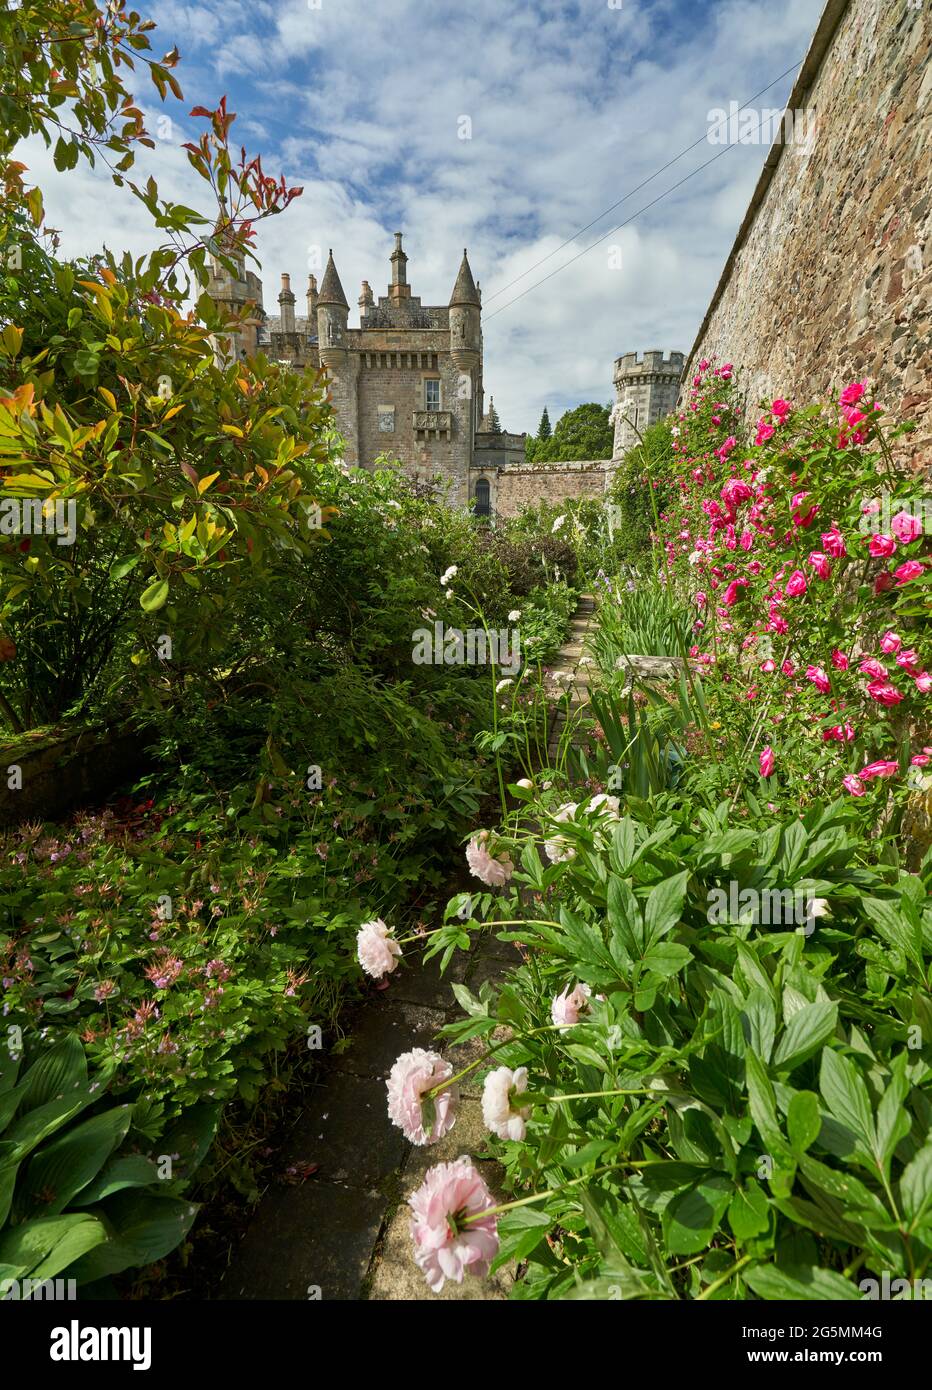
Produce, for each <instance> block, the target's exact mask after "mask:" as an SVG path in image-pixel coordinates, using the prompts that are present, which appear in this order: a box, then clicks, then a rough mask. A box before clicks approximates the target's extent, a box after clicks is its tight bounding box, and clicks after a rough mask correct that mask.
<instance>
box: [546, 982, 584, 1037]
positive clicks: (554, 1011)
mask: <svg viewBox="0 0 932 1390" xmlns="http://www.w3.org/2000/svg"><path fill="white" fill-rule="evenodd" d="M591 993H592V990H591V989H590V988H589V986H588V985H582V984H580V985H577V986H576V988H575V989H574V990H573V992H572V993H570V987H569V985H567V987H566V989H565V990H564V991H563V993H562V994H558V995H557V996H556V998H555V999H554V1001H553V1003H552V1004H551V1006H550V1017H551V1018H552V1019H553V1021H554V1023H555V1024H556V1025H557V1027H558V1028H571V1027H572V1026H573V1024H574V1023H578V1022H579V1015H580V1014H581V1013H585V1012H586V1011H587V1010H588V1008H589V996H590V995H591Z"/></svg>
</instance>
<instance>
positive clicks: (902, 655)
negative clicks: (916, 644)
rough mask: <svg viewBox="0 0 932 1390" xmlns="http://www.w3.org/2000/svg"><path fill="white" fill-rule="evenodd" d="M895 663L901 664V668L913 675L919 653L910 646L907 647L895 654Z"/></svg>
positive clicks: (917, 663)
mask: <svg viewBox="0 0 932 1390" xmlns="http://www.w3.org/2000/svg"><path fill="white" fill-rule="evenodd" d="M896 664H897V666H902V668H903V670H904V671H907V672H908V673H909V675H911V676H914V675H915V674H916V667H917V666H918V665H919V653H918V652H917V651H915V650H914V649H913V648H912V647H908V648H907V649H906V651H902V652H899V653H898V654H897V658H896Z"/></svg>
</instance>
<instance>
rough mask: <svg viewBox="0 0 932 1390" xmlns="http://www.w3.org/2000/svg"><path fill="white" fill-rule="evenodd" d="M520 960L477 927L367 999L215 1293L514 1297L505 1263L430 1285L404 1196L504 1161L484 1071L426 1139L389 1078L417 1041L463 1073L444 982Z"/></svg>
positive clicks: (578, 651)
mask: <svg viewBox="0 0 932 1390" xmlns="http://www.w3.org/2000/svg"><path fill="white" fill-rule="evenodd" d="M594 607H595V605H594V602H593V600H592V599H591V598H589V597H588V596H583V597H582V598H581V599H580V602H579V606H578V608H577V611H576V614H575V615H574V617H573V619H572V622H571V629H570V635H569V638H568V640H567V642H566V644H565V645H564V646H563V648H562V649H561V651H560V653H559V655H558V657H557V658H556V660H555V661H554V663H553V665H552V670H553V672H554V675H556V674H557V673H558V672H559V673H561V674H563V673H565V675H564V682H563V684H564V686H565V685H566V684H567V681H566V679H565V676H566V675H569V676H571V677H574V678H575V683H574V687H573V689H574V693H573V697H572V700H571V702H570V710H571V711H573V710H574V709H576V710H578V709H579V708H580V706H581V705H582V704H584V703H585V701H586V699H587V698H588V694H587V692H588V681H587V671H588V670H589V669H591V668H588V667H587V666H585V665H584V666H582V667H580V659H581V657H582V656H583V649H584V644H585V642H586V639H587V636H588V633H589V629H590V626H591V625H592V623H593V621H594ZM566 717H567V716H566V715H565V714H564V713H563V712H562V711H561V712H559V713H558V714H557V716H556V717H555V719H554V721H553V727H552V730H551V738H550V742H549V749H550V751H551V752H552V751H553V750H554V749H555V747H556V740H557V739H558V738H559V735H560V731H561V728H562V725H563V722H564V721H565V718H566ZM409 961H410V956H409ZM518 963H519V957H518V955H517V952H516V951H514V949H513V948H511V947H509V946H508V945H507V944H503V943H501V942H498V941H496V940H495V939H494V938H492V937H490V936H488V935H483V936H480V937H479V938H478V939H477V940H476V941H475V942H474V943H473V947H472V950H471V951H470V952H469V953H468V954H463V953H458V954H457V955H456V956H454V958H453V960H452V962H451V964H450V968H449V970H448V971H447V974H446V976H445V977H444V978H442V979H441V977H440V974H439V970H438V964H437V960H436V959H435V960H433V961H430V962H429V963H428V964H427V965H426V966H424V967H423V968H420V969H418V968H410V965H409V968H408V969H403V970H402V971H400V972H399V973H398V975H397V976H392V977H390V983H389V987H388V988H387V989H385V990H383V991H381V992H380V993H379V994H378V995H376V996H375V997H374V998H372V999H371V1001H367V1003H366V1004H365V1005H364V1006H363V1007H362V1009H361V1010H360V1012H359V1015H358V1024H357V1026H355V1027H354V1029H353V1031H352V1033H351V1034H350V1037H349V1045H348V1046H346V1047H344V1048H343V1049H342V1050H341V1051H340V1052H339V1053H338V1054H337V1055H333V1056H331V1058H330V1059H329V1060H328V1062H327V1063H326V1064H325V1066H323V1067H322V1068H321V1073H320V1080H319V1083H318V1084H317V1085H315V1086H314V1088H313V1090H312V1091H311V1094H310V1099H309V1101H308V1103H307V1104H306V1105H305V1107H304V1109H303V1111H302V1113H301V1115H300V1117H299V1118H298V1120H297V1123H296V1124H295V1126H294V1128H293V1130H292V1131H291V1133H290V1134H289V1136H288V1139H287V1140H286V1143H285V1146H284V1148H283V1151H282V1155H281V1163H282V1167H283V1168H287V1167H288V1166H289V1165H292V1164H293V1165H296V1166H298V1167H299V1168H300V1167H301V1166H302V1165H306V1164H317V1165H318V1169H317V1172H316V1173H315V1175H314V1176H313V1177H311V1178H309V1179H307V1180H306V1181H304V1182H303V1183H300V1184H299V1185H296V1186H286V1185H281V1186H278V1187H276V1188H274V1189H271V1190H269V1191H268V1192H267V1193H266V1194H265V1196H264V1197H263V1198H262V1200H261V1202H260V1203H259V1206H258V1207H257V1209H256V1211H255V1213H254V1215H253V1218H252V1221H251V1223H250V1225H249V1228H248V1229H247V1232H246V1235H245V1237H244V1239H243V1241H242V1243H241V1245H240V1247H239V1249H238V1250H237V1251H236V1252H235V1253H234V1257H233V1259H232V1261H231V1264H230V1266H229V1268H228V1269H227V1271H226V1274H225V1276H224V1278H223V1283H222V1286H221V1289H220V1294H219V1296H220V1297H221V1298H223V1299H289V1300H294V1299H312V1300H318V1299H319V1300H321V1301H324V1300H327V1301H332V1300H334V1299H336V1300H342V1301H353V1300H359V1299H372V1300H392V1301H397V1300H420V1299H433V1298H440V1299H443V1300H450V1301H459V1300H471V1301H476V1300H489V1299H493V1300H494V1299H504V1298H507V1296H508V1290H509V1287H510V1285H511V1283H512V1281H513V1271H512V1270H511V1269H510V1268H504V1269H502V1270H500V1271H499V1272H498V1273H497V1274H496V1275H495V1276H494V1277H493V1278H491V1279H488V1280H481V1281H480V1280H474V1279H466V1280H464V1282H463V1283H462V1284H461V1285H457V1284H451V1283H447V1285H446V1287H445V1288H444V1290H443V1292H442V1293H441V1294H431V1293H430V1292H429V1291H428V1289H427V1285H426V1284H425V1282H424V1276H423V1275H422V1274H421V1272H420V1270H419V1269H418V1268H417V1266H416V1265H415V1263H414V1259H413V1255H412V1247H411V1237H410V1234H409V1214H408V1208H407V1204H406V1198H407V1196H408V1194H409V1193H410V1192H412V1191H413V1190H414V1189H415V1188H416V1187H417V1186H418V1185H419V1183H420V1181H421V1178H422V1176H423V1174H424V1172H425V1171H426V1169H427V1168H428V1167H431V1166H432V1165H433V1164H435V1163H439V1162H449V1161H451V1160H452V1159H455V1158H457V1157H459V1156H460V1155H461V1154H470V1155H472V1157H473V1158H474V1159H475V1160H477V1161H478V1162H479V1163H480V1164H481V1165H482V1168H483V1172H484V1175H485V1177H486V1180H487V1181H488V1183H489V1185H490V1187H491V1188H492V1189H493V1191H494V1190H495V1188H496V1183H497V1179H498V1178H499V1176H500V1171H501V1170H500V1169H499V1168H498V1165H497V1164H496V1163H495V1162H494V1160H492V1159H491V1158H489V1157H488V1156H487V1154H488V1146H487V1143H486V1140H487V1134H486V1131H485V1127H484V1125H483V1123H482V1110H481V1103H480V1094H481V1092H480V1088H479V1085H478V1082H477V1080H476V1079H475V1078H476V1075H477V1074H478V1073H473V1074H471V1075H470V1076H469V1077H467V1078H466V1079H465V1081H464V1082H463V1083H461V1097H462V1098H461V1102H460V1106H459V1109H458V1112H457V1119H456V1124H455V1125H454V1127H453V1129H452V1130H451V1131H450V1133H449V1134H447V1135H446V1136H445V1137H444V1138H443V1139H442V1140H440V1142H439V1143H437V1144H432V1145H430V1146H428V1147H424V1148H416V1147H414V1146H412V1145H411V1144H409V1143H408V1142H407V1140H405V1138H404V1137H403V1135H402V1134H401V1132H400V1130H398V1129H396V1128H395V1126H394V1125H393V1124H392V1123H391V1121H390V1120H389V1118H388V1110H387V1106H386V1096H385V1078H386V1076H387V1074H388V1071H389V1069H390V1067H391V1065H392V1063H393V1062H394V1060H395V1058H396V1057H397V1056H398V1054H399V1053H400V1052H405V1051H408V1050H410V1049H411V1048H412V1047H426V1048H429V1047H432V1046H436V1047H437V1049H438V1050H439V1051H441V1052H443V1054H444V1056H446V1057H448V1058H449V1059H450V1061H452V1062H453V1064H454V1067H455V1069H456V1070H457V1071H458V1070H460V1069H461V1068H462V1067H463V1066H465V1065H466V1064H467V1063H468V1062H469V1061H471V1060H472V1059H473V1058H475V1057H477V1056H478V1055H479V1051H478V1049H479V1048H480V1047H481V1046H482V1044H481V1043H480V1042H479V1041H471V1042H468V1043H465V1044H463V1045H461V1046H459V1047H452V1048H451V1047H450V1046H449V1045H447V1044H445V1043H443V1042H442V1041H441V1042H437V1040H436V1034H437V1032H438V1030H439V1029H440V1028H442V1027H443V1026H444V1025H445V1024H446V1023H449V1022H451V1021H452V1020H453V1019H455V1018H459V1017H462V1011H461V1009H460V1007H459V1005H458V1004H457V1003H456V1000H455V998H454V997H453V993H452V990H451V988H450V986H451V984H453V983H458V982H462V983H465V984H466V985H467V986H468V987H469V989H471V990H472V991H473V992H474V993H475V992H476V991H477V990H478V988H479V986H480V985H481V984H482V982H483V980H486V979H490V980H497V979H499V978H501V977H502V976H503V975H504V974H505V973H506V971H507V970H508V969H509V967H511V966H514V965H516V964H518ZM483 1155H486V1157H485V1158H483Z"/></svg>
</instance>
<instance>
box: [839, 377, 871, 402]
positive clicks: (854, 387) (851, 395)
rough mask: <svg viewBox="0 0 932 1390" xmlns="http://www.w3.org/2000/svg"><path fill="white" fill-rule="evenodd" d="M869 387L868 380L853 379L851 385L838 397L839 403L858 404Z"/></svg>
mask: <svg viewBox="0 0 932 1390" xmlns="http://www.w3.org/2000/svg"><path fill="white" fill-rule="evenodd" d="M866 388H867V382H866V381H852V383H851V385H850V386H846V387H845V389H844V391H842V393H841V395H840V396H839V398H838V403H839V405H856V404H857V402H858V401H859V400H860V399H861V397H862V396H863V395H864V392H865V390H866Z"/></svg>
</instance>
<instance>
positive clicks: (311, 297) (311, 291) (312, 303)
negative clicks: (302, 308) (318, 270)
mask: <svg viewBox="0 0 932 1390" xmlns="http://www.w3.org/2000/svg"><path fill="white" fill-rule="evenodd" d="M307 331H308V333H316V332H317V276H316V275H309V276H308V277H307Z"/></svg>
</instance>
